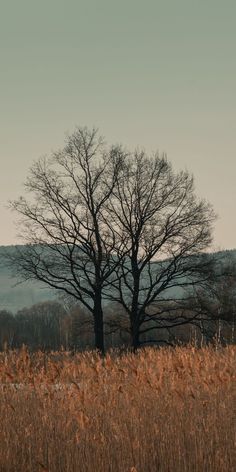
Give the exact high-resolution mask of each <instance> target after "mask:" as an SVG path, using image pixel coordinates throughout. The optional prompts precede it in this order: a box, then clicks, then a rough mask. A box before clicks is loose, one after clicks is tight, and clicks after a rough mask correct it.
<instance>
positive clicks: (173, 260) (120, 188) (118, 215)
mask: <svg viewBox="0 0 236 472" xmlns="http://www.w3.org/2000/svg"><path fill="white" fill-rule="evenodd" d="M107 206H108V212H109V215H110V221H111V222H112V224H113V227H114V228H115V229H116V234H117V235H119V237H118V236H117V240H119V239H120V240H123V244H122V245H121V244H120V246H119V248H117V253H119V250H120V248H121V247H122V250H124V248H125V251H126V255H124V254H123V256H124V257H120V263H119V265H118V266H117V267H116V270H115V272H116V275H115V277H114V279H113V281H111V284H112V287H113V291H111V290H109V293H108V292H107V298H109V299H110V300H113V301H116V302H119V303H120V304H121V305H122V306H123V307H124V308H125V310H126V312H127V313H128V315H129V319H130V332H131V337H132V345H133V348H134V349H136V348H137V347H138V346H139V344H140V336H141V335H143V334H144V333H148V332H150V331H152V330H156V329H157V328H158V327H160V328H163V327H168V326H169V327H171V326H173V325H175V326H176V325H180V324H186V323H189V322H190V321H191V316H189V315H188V316H185V315H184V314H183V313H184V312H183V310H180V305H179V304H178V303H177V300H176V298H179V299H181V300H182V299H183V297H184V296H185V295H184V290H186V289H188V288H189V287H191V286H193V285H194V284H198V286H200V285H201V284H203V283H205V282H206V281H207V280H208V279H209V277H210V274H212V271H211V270H210V269H211V260H210V259H211V258H210V256H208V257H207V255H206V254H204V255H203V254H202V252H203V251H204V250H205V249H206V248H207V247H208V246H209V245H210V243H211V233H212V223H213V221H214V219H215V215H214V212H213V210H212V207H211V205H210V204H209V203H207V202H205V201H199V200H197V198H196V196H195V192H194V183H193V178H192V176H191V175H189V173H188V172H179V173H174V172H173V170H172V167H171V164H170V163H169V162H168V160H167V159H166V157H165V156H163V157H159V155H155V156H154V157H148V156H147V155H146V153H145V152H143V151H141V152H140V151H136V152H135V153H134V155H130V156H129V157H127V156H126V159H124V160H123V165H122V170H121V171H120V174H119V179H118V180H117V182H116V186H115V187H114V189H113V198H112V199H110V200H109V201H107ZM176 290H177V291H178V295H176ZM167 298H168V300H169V302H171V299H172V298H174V300H172V310H173V309H174V310H176V315H174V316H172V319H171V321H170V318H167V317H166V315H167V311H168V310H167V309H166V300H167ZM163 303H164V309H163ZM158 306H159V308H158ZM154 308H155V309H154ZM169 308H170V305H169ZM195 318H196V315H195V314H193V315H192V321H193V322H194V321H195Z"/></svg>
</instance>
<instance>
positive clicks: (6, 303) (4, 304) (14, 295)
mask: <svg viewBox="0 0 236 472" xmlns="http://www.w3.org/2000/svg"><path fill="white" fill-rule="evenodd" d="M11 249H12V250H14V246H0V311H1V310H8V311H11V312H12V313H16V312H17V311H18V310H20V309H21V308H24V307H30V306H32V305H34V304H35V303H40V302H43V301H46V300H53V299H55V298H56V297H57V294H56V293H55V291H53V290H52V289H50V288H48V287H46V286H45V285H42V283H39V282H36V281H32V282H31V281H27V282H22V283H19V282H20V280H19V278H16V277H12V276H11V270H10V269H9V268H7V267H6V265H5V263H4V259H3V255H4V253H5V252H6V251H11Z"/></svg>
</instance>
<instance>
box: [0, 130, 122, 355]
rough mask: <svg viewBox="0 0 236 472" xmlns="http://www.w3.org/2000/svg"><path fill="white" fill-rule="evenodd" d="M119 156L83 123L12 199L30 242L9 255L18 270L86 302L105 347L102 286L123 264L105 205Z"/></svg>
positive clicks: (34, 169)
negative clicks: (119, 265)
mask: <svg viewBox="0 0 236 472" xmlns="http://www.w3.org/2000/svg"><path fill="white" fill-rule="evenodd" d="M122 160H123V153H122V152H121V150H120V148H119V147H111V148H110V149H107V148H106V146H105V144H104V142H103V140H102V138H101V137H100V136H99V135H98V132H97V130H96V129H92V130H89V129H87V128H78V129H76V131H75V132H74V133H73V134H71V135H70V136H68V138H67V141H66V144H65V147H64V148H63V149H62V150H61V151H59V152H56V153H54V154H53V155H52V156H51V157H49V158H42V159H39V160H38V161H36V162H35V163H34V164H33V165H32V167H31V169H30V173H29V176H28V179H27V181H26V183H25V190H26V191H27V192H28V193H29V197H28V198H25V197H20V198H19V199H18V200H16V201H13V202H12V203H11V207H12V208H13V209H14V210H16V212H17V213H18V214H20V215H21V217H22V221H21V236H22V238H23V241H24V243H25V242H26V243H27V244H26V246H18V247H16V250H15V252H14V254H13V255H11V256H9V261H10V263H11V267H12V268H13V270H14V272H17V273H18V274H19V275H20V276H21V277H23V278H24V279H35V280H39V281H42V282H43V283H45V284H47V285H48V286H50V287H52V288H55V289H57V290H60V291H62V292H63V293H65V294H67V295H69V296H71V297H73V298H74V299H75V300H76V301H77V302H80V303H82V304H83V305H84V306H85V307H86V308H87V309H88V310H89V311H90V313H91V314H92V316H93V321H94V333H95V346H96V348H97V349H99V350H100V351H101V352H104V333H103V307H102V290H103V287H104V285H105V284H106V283H107V281H108V279H109V277H110V275H111V272H112V271H113V270H114V268H115V266H116V265H117V264H118V262H119V261H118V257H117V256H115V255H114V250H115V234H114V232H113V229H112V226H110V225H108V222H109V218H108V217H107V210H106V204H107V201H108V200H109V198H110V197H111V195H112V192H113V190H114V187H115V185H116V184H117V179H118V174H119V169H120V163H121V161H122Z"/></svg>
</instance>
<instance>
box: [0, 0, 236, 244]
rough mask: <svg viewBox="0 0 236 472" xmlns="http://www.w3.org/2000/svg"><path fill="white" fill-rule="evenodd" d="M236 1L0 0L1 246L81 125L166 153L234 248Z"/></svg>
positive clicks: (220, 236)
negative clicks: (43, 167) (41, 166)
mask: <svg viewBox="0 0 236 472" xmlns="http://www.w3.org/2000/svg"><path fill="white" fill-rule="evenodd" d="M235 46H236V2H235V0H225V1H222V0H178V1H177V0H163V1H162V0H153V1H151V0H146V1H145V2H144V1H143V0H119V1H117V0H99V1H98V0H84V1H83V0H40V2H39V1H38V0H37V1H36V0H21V1H20V2H19V0H14V1H13V0H5V1H4V0H1V2H0V221H1V226H0V245H8V244H16V243H17V242H19V240H18V239H17V236H16V234H17V226H16V225H15V219H16V215H14V214H13V213H12V212H11V211H9V209H8V201H9V200H14V199H16V198H17V197H18V196H20V195H23V194H24V187H23V185H22V184H23V182H24V181H25V179H26V177H27V174H28V171H29V168H30V166H31V165H32V163H33V161H34V160H36V159H37V158H39V157H41V156H43V155H50V153H51V152H52V151H53V150H57V149H58V148H61V147H62V146H63V142H64V139H65V135H66V133H70V132H73V130H74V128H75V126H85V125H87V126H88V127H92V126H96V127H98V128H99V131H100V133H101V134H102V135H103V136H105V138H106V141H107V142H108V143H109V144H112V143H121V144H123V145H124V146H126V147H127V148H130V149H131V150H132V149H134V148H136V147H137V146H138V147H141V148H146V150H147V151H148V152H150V153H151V152H153V151H156V150H159V152H160V153H162V152H165V153H166V154H167V157H168V158H169V160H170V161H171V162H172V164H173V167H174V169H176V170H180V169H187V170H188V171H189V172H190V173H192V174H193V175H194V177H195V186H196V194H197V195H198V196H199V197H201V198H205V199H206V200H208V201H210V202H211V203H212V205H213V207H214V209H215V212H216V213H217V215H218V219H217V222H216V225H215V230H214V248H215V249H225V248H226V249H231V248H236V212H235V202H236V185H235V180H236V55H235Z"/></svg>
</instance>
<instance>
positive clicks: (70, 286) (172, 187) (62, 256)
mask: <svg viewBox="0 0 236 472" xmlns="http://www.w3.org/2000/svg"><path fill="white" fill-rule="evenodd" d="M25 191H26V192H27V193H28V196H22V197H20V198H19V199H17V200H16V201H13V202H11V208H12V209H13V210H15V211H16V212H17V214H18V215H20V216H21V223H20V233H21V237H22V240H23V242H24V244H25V245H24V246H17V247H16V248H15V251H14V254H8V264H9V265H10V267H11V269H12V271H13V272H14V275H19V276H20V277H21V278H22V280H29V279H33V280H34V279H35V280H39V281H41V282H43V283H44V284H46V285H47V286H50V287H52V288H53V289H56V290H57V291H59V292H60V293H61V294H63V296H64V298H65V299H67V300H73V302H74V303H75V304H79V305H80V306H83V307H84V309H85V310H86V313H89V314H90V320H91V321H92V324H93V330H94V346H95V348H97V349H98V350H99V351H100V352H102V353H104V352H105V341H104V335H105V334H104V333H105V324H104V307H105V306H106V305H107V304H108V303H113V304H116V306H119V310H118V311H121V312H122V313H123V315H122V316H124V317H125V320H126V324H127V325H128V329H129V333H130V344H131V346H132V347H133V349H134V350H135V349H137V348H138V347H139V346H140V345H141V344H143V339H144V337H145V336H148V334H150V336H151V334H152V332H155V333H156V332H157V330H158V329H163V328H166V329H171V328H173V327H177V326H182V325H185V324H189V323H192V324H193V325H194V324H195V323H197V322H198V321H199V320H200V319H202V318H203V317H204V316H208V315H206V312H208V314H209V309H208V308H209V307H207V310H206V305H207V304H208V301H206V300H208V298H209V297H208V296H207V297H206V294H207V293H208V294H209V293H210V290H211V289H212V288H213V287H214V286H216V285H217V283H218V281H219V273H217V261H216V258H215V257H213V256H212V255H211V254H209V253H208V252H206V251H207V249H208V248H209V247H210V245H211V242H212V231H213V224H214V221H215V218H216V215H215V213H214V211H213V208H212V206H211V205H210V204H209V203H208V202H206V201H205V200H202V199H199V198H197V196H196V194H195V188H194V179H193V177H192V175H190V174H189V172H187V171H179V172H175V171H174V170H173V168H172V165H171V163H170V162H169V161H168V159H167V157H166V156H165V155H159V153H158V152H156V153H153V154H152V155H149V154H148V153H147V152H146V151H145V150H139V149H136V150H135V151H133V152H131V151H128V150H127V149H125V148H124V147H123V146H121V145H112V146H110V147H109V146H107V145H106V144H105V142H104V139H103V138H102V137H101V136H100V135H99V133H98V130H96V129H91V130H90V129H88V128H86V127H85V128H77V129H76V130H75V131H74V133H72V134H70V135H68V137H67V139H66V142H65V146H64V148H63V149H61V150H59V151H58V152H54V153H52V154H51V155H50V156H49V157H44V158H40V159H38V160H37V161H36V162H34V164H33V165H32V166H31V168H30V171H29V175H28V178H27V180H26V182H25ZM216 274H217V277H218V278H217V277H216ZM221 275H222V274H221ZM228 276H229V277H233V275H232V273H231V274H228ZM215 295H216V294H214V295H213V294H212V304H213V306H214V303H215V302H214V297H215ZM210 298H211V297H210ZM204 303H205V304H204ZM190 305H191V307H192V308H193V307H194V310H193V309H191V310H190V309H189V306H190ZM213 306H212V309H213ZM215 315H216V314H215V313H211V317H214V316H215ZM217 315H218V314H217ZM115 318H116V317H114V325H115V324H116V321H115ZM156 341H158V339H156ZM153 342H155V339H153Z"/></svg>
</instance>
